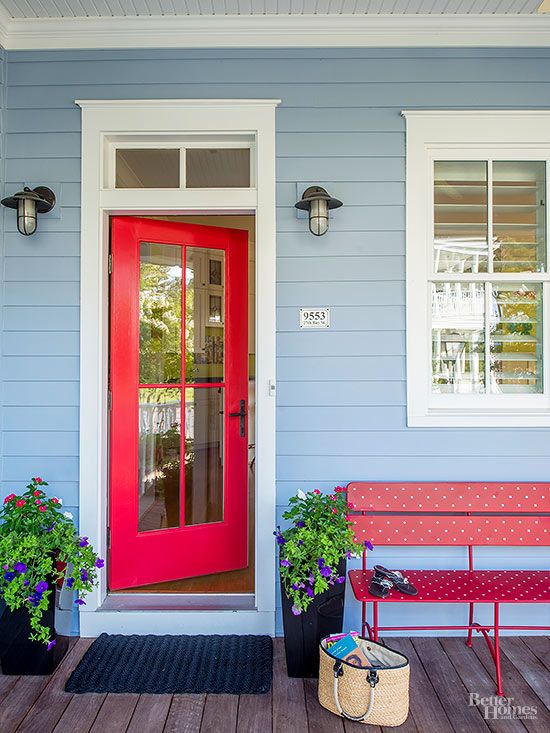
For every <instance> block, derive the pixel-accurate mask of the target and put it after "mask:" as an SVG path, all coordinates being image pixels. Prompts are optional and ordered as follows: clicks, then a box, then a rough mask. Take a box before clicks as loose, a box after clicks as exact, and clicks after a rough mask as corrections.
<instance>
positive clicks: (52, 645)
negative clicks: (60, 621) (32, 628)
mask: <svg viewBox="0 0 550 733" xmlns="http://www.w3.org/2000/svg"><path fill="white" fill-rule="evenodd" d="M56 644H57V641H56V640H55V639H52V640H51V641H50V642H48V647H47V649H48V651H50V649H53V647H54V646H55V645H56Z"/></svg>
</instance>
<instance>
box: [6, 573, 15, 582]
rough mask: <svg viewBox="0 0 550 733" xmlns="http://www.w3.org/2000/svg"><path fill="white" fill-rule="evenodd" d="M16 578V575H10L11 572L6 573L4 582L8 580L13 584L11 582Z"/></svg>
mask: <svg viewBox="0 0 550 733" xmlns="http://www.w3.org/2000/svg"><path fill="white" fill-rule="evenodd" d="M14 578H15V573H10V572H9V571H6V572H5V573H4V580H7V581H8V583H11V581H12V580H13V579H14Z"/></svg>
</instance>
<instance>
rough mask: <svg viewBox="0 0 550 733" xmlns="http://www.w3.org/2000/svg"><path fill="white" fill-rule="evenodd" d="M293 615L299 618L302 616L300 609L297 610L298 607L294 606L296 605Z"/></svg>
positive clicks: (293, 608)
mask: <svg viewBox="0 0 550 733" xmlns="http://www.w3.org/2000/svg"><path fill="white" fill-rule="evenodd" d="M292 613H293V614H294V615H295V616H299V615H300V614H301V613H302V612H301V611H300V609H299V608H296V606H294V605H293V606H292Z"/></svg>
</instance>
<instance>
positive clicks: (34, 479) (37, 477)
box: [33, 476, 42, 484]
mask: <svg viewBox="0 0 550 733" xmlns="http://www.w3.org/2000/svg"><path fill="white" fill-rule="evenodd" d="M33 481H36V483H37V484H41V483H42V479H41V478H40V476H36V477H35V478H33Z"/></svg>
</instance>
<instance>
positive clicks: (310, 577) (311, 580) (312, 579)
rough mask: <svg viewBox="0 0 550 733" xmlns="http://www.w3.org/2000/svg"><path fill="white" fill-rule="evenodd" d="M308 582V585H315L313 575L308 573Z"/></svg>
mask: <svg viewBox="0 0 550 733" xmlns="http://www.w3.org/2000/svg"><path fill="white" fill-rule="evenodd" d="M308 580H309V582H310V583H315V577H314V575H313V573H310V574H309V578H308Z"/></svg>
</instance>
